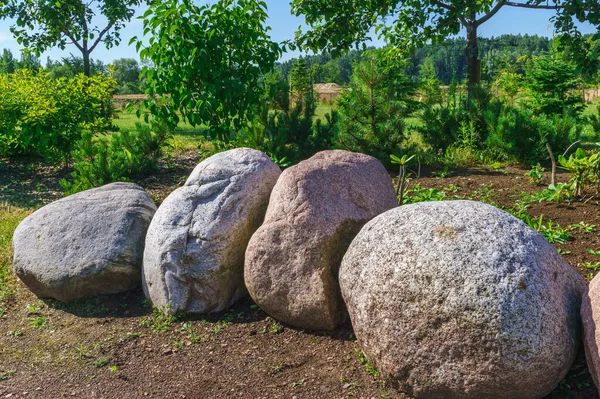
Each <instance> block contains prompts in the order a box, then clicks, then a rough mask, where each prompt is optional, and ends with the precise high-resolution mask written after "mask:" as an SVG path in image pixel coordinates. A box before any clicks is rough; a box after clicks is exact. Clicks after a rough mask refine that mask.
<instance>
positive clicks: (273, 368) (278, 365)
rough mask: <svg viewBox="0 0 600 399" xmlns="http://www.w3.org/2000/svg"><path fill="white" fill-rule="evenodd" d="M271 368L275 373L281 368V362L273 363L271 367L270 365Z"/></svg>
mask: <svg viewBox="0 0 600 399" xmlns="http://www.w3.org/2000/svg"><path fill="white" fill-rule="evenodd" d="M271 369H272V370H273V374H277V373H279V372H280V371H281V370H283V364H281V363H278V364H275V365H273V367H271Z"/></svg>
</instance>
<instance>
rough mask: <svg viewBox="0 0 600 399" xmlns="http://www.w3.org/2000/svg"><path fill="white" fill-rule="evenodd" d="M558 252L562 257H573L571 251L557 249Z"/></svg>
mask: <svg viewBox="0 0 600 399" xmlns="http://www.w3.org/2000/svg"><path fill="white" fill-rule="evenodd" d="M556 252H558V253H559V254H560V255H571V251H565V250H564V249H562V248H557V249H556Z"/></svg>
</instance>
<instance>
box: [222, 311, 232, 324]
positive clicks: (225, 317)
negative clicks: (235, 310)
mask: <svg viewBox="0 0 600 399" xmlns="http://www.w3.org/2000/svg"><path fill="white" fill-rule="evenodd" d="M221 322H222V323H226V324H231V323H233V314H231V313H225V315H223V319H222V320H221Z"/></svg>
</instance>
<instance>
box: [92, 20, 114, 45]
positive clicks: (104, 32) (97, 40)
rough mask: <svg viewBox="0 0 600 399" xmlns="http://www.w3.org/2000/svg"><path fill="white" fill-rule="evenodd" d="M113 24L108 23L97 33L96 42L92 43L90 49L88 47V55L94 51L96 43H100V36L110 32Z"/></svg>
mask: <svg viewBox="0 0 600 399" xmlns="http://www.w3.org/2000/svg"><path fill="white" fill-rule="evenodd" d="M114 24H115V23H114V22H111V23H109V24H108V25H106V27H105V28H104V29H102V31H101V32H100V33H98V38H97V39H96V41H95V42H94V44H93V45H92V47H90V53H91V52H92V51H94V49H95V48H96V46H97V45H98V43H100V41H101V40H102V36H104V35H105V34H106V32H108V31H109V30H110V28H112V27H113V25H114Z"/></svg>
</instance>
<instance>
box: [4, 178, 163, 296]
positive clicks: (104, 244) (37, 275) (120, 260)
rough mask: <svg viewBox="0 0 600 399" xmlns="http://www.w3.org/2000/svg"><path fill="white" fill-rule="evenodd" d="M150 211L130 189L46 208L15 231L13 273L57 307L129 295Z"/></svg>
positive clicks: (88, 194)
mask: <svg viewBox="0 0 600 399" xmlns="http://www.w3.org/2000/svg"><path fill="white" fill-rule="evenodd" d="M155 211H156V206H155V205H154V203H153V202H152V200H151V199H150V197H149V196H148V194H147V193H146V192H145V191H144V190H143V189H142V188H141V187H140V186H138V185H136V184H132V183H112V184H107V185H105V186H102V187H99V188H94V189H91V190H87V191H82V192H80V193H77V194H73V195H71V196H69V197H66V198H63V199H60V200H58V201H55V202H52V203H50V204H48V205H46V206H44V207H42V208H40V209H39V210H37V211H36V212H34V213H32V214H31V215H29V216H28V217H27V218H25V219H24V220H23V221H22V222H21V224H20V225H19V226H18V227H17V229H16V230H15V234H14V237H13V249H14V263H13V265H14V270H15V273H16V274H17V276H19V278H20V279H21V280H22V281H23V282H24V283H25V285H27V287H28V288H29V289H30V290H31V291H33V292H34V293H35V294H36V295H37V296H39V297H41V298H54V299H58V300H59V301H63V302H69V301H73V300H76V299H79V298H82V297H85V296H88V295H99V294H113V293H117V292H122V291H127V290H129V289H132V288H134V287H136V286H137V285H138V284H139V283H140V279H141V268H142V256H143V252H144V238H145V236H146V231H147V230H148V226H149V224H150V220H151V219H152V216H153V215H154V212H155Z"/></svg>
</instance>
